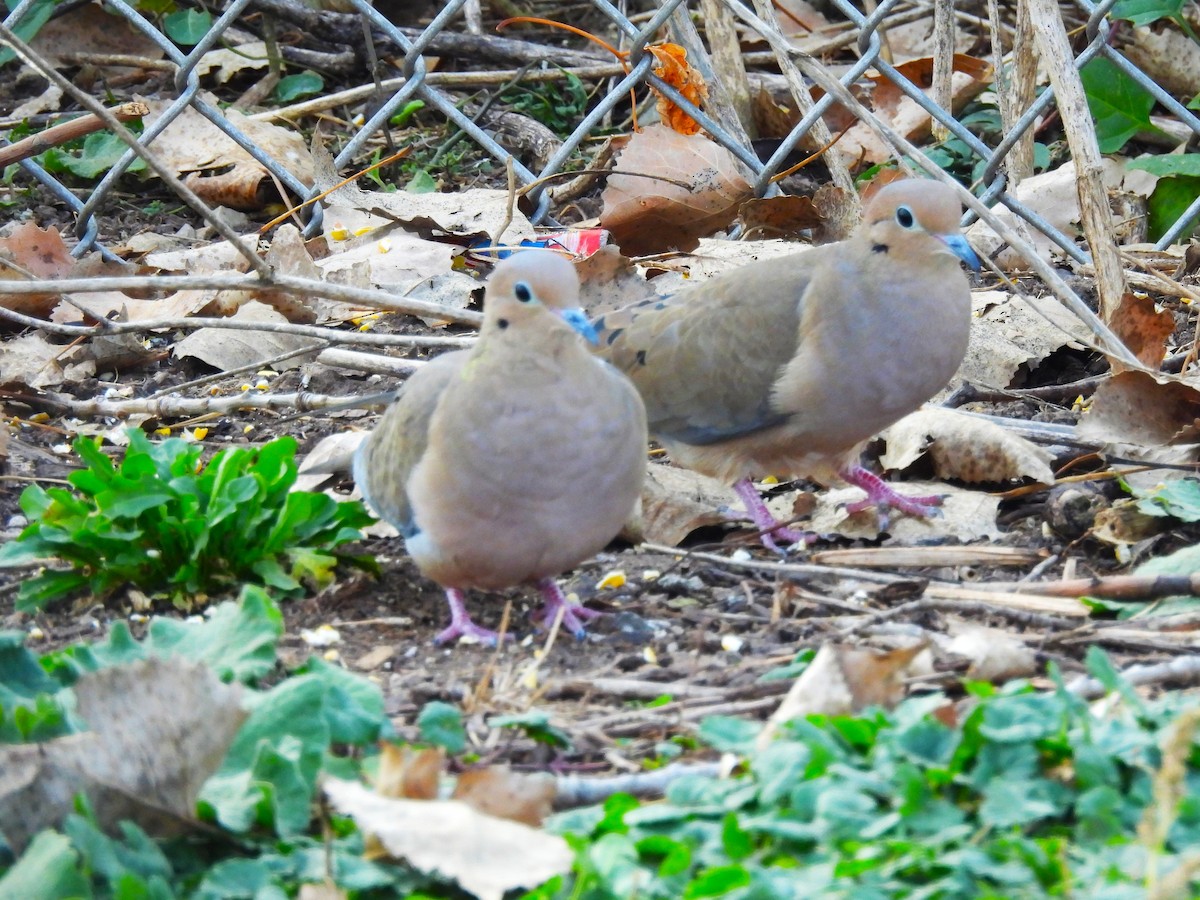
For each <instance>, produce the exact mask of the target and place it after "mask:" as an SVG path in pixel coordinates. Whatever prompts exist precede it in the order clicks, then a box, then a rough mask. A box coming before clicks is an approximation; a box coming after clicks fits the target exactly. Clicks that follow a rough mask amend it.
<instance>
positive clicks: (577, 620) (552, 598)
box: [533, 578, 602, 639]
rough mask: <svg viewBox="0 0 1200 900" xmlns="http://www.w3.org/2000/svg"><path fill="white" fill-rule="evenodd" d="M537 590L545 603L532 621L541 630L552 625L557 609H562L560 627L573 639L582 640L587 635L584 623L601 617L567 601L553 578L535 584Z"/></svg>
mask: <svg viewBox="0 0 1200 900" xmlns="http://www.w3.org/2000/svg"><path fill="white" fill-rule="evenodd" d="M537 588H538V590H539V591H541V592H542V597H543V599H544V600H545V601H546V602H545V604H544V605H543V606H542V608H541V609H539V610H538V611H537V612H535V613H534V614H533V621H535V622H536V623H537V624H538V625H540V626H542V627H543V628H549V627H550V626H551V625H553V624H554V619H555V617H556V616H557V615H558V611H559V609H562V611H563V616H562V627H563V628H565V629H567V631H569V632H571V634H573V635H575V637H577V638H580V639H582V638H583V637H584V636H585V635H586V634H587V628H586V627H585V626H584V622H588V621H591V620H592V619H594V618H596V617H597V616H599V615H602V614H601V613H599V612H597V611H596V610H594V609H588V608H587V607H586V606H582V605H580V604H578V603H572V602H571V601H570V600H568V599H567V598H566V596H565V595H564V594H563V592H562V588H560V587H559V586H558V583H557V582H556V581H555V580H554V579H553V578H543V579H542V580H541V581H539V582H538V583H537Z"/></svg>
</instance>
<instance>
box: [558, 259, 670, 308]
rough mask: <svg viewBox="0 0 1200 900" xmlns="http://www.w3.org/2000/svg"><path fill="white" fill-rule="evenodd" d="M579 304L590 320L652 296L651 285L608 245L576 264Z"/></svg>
mask: <svg viewBox="0 0 1200 900" xmlns="http://www.w3.org/2000/svg"><path fill="white" fill-rule="evenodd" d="M575 271H576V272H577V273H579V303H580V306H582V307H583V308H584V309H586V310H587V312H588V315H589V316H590V317H591V318H593V319H596V318H599V317H600V316H603V315H607V314H608V313H610V312H613V311H614V310H618V309H621V308H623V307H625V306H628V305H629V304H631V303H636V302H637V301H639V300H645V299H646V298H647V297H653V296H655V291H654V286H653V285H652V284H651V283H650V282H648V281H647V280H646V277H645V276H644V275H643V274H642V273H641V272H640V271H639V270H638V267H637V266H635V265H634V264H633V263H632V262H630V261H629V257H627V256H625V255H624V254H623V253H621V251H620V250H618V249H617V248H616V247H614V246H612V245H611V244H610V245H608V246H607V247H601V248H600V249H599V250H597V251H596V252H595V253H593V254H592V255H591V256H589V257H587V258H586V259H581V260H579V261H578V262H577V263H575Z"/></svg>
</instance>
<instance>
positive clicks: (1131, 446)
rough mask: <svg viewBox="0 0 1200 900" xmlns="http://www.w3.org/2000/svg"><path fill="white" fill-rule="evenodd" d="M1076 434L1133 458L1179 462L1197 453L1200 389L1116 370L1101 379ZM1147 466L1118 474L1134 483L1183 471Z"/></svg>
mask: <svg viewBox="0 0 1200 900" xmlns="http://www.w3.org/2000/svg"><path fill="white" fill-rule="evenodd" d="M1076 432H1077V433H1078V435H1079V437H1080V439H1082V440H1085V441H1095V442H1098V443H1101V444H1104V445H1105V452H1106V453H1109V454H1111V455H1114V456H1120V457H1123V458H1126V459H1133V460H1137V461H1139V462H1143V463H1147V464H1153V463H1168V464H1173V465H1180V464H1185V463H1191V462H1194V461H1196V459H1197V458H1200V391H1198V390H1197V389H1196V388H1194V387H1192V386H1191V385H1188V384H1184V383H1182V382H1179V381H1173V380H1170V379H1167V378H1163V379H1162V380H1161V381H1160V380H1158V379H1156V378H1155V377H1153V376H1151V375H1149V374H1147V373H1144V372H1122V373H1120V374H1119V375H1114V376H1113V377H1112V378H1109V379H1107V380H1106V381H1104V382H1103V383H1102V384H1101V385H1100V386H1099V387H1098V388H1096V392H1095V393H1094V394H1093V395H1092V402H1091V404H1090V405H1089V406H1088V408H1087V411H1086V413H1085V414H1084V415H1083V417H1082V418H1081V419H1080V420H1079V424H1078V425H1077V426H1076ZM1187 474H1188V473H1187V472H1180V471H1175V470H1170V469H1152V470H1151V471H1149V472H1131V473H1128V474H1126V475H1125V476H1123V477H1124V478H1125V479H1126V481H1128V482H1129V483H1130V484H1131V485H1133V486H1134V487H1137V488H1143V489H1145V488H1150V487H1153V486H1154V485H1156V484H1158V483H1159V482H1161V481H1165V480H1168V479H1173V478H1181V477H1184V476H1186V475H1187Z"/></svg>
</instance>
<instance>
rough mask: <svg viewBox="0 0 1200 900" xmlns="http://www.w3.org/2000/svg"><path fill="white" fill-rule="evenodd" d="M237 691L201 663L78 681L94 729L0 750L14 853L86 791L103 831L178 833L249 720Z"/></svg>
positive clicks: (122, 670) (128, 668) (0, 782)
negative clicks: (127, 826)
mask: <svg viewBox="0 0 1200 900" xmlns="http://www.w3.org/2000/svg"><path fill="white" fill-rule="evenodd" d="M240 693H241V692H240V688H239V687H238V686H237V685H228V684H223V683H221V681H220V679H218V678H217V677H216V676H215V675H214V674H213V673H212V672H211V671H209V670H208V669H207V668H206V667H205V666H203V665H202V664H200V663H196V662H190V661H185V660H182V659H179V658H177V657H176V658H173V659H153V658H152V659H147V660H144V661H141V662H136V663H131V664H129V665H123V666H114V667H112V668H108V669H103V670H101V671H99V672H95V673H91V674H88V675H85V676H83V678H81V679H80V680H79V682H78V684H76V686H75V696H76V698H77V701H78V712H79V714H80V715H81V716H82V717H83V718H84V719H85V720H86V721H87V723H88V725H89V727H90V729H91V730H89V731H87V732H84V733H82V734H73V735H69V736H67V737H61V738H55V739H53V740H50V741H45V742H42V743H39V744H22V745H15V746H8V747H0V823H3V825H2V826H0V827H2V828H3V831H4V834H5V837H6V838H7V839H8V842H9V844H10V846H12V848H13V849H14V850H15V851H16V852H17V853H20V851H21V848H22V847H23V846H24V845H25V843H26V842H27V841H28V840H29V838H31V837H32V836H33V835H34V834H36V833H37V832H38V831H39V830H41V829H42V828H52V827H55V826H57V825H58V824H59V823H60V821H61V820H62V819H63V818H64V817H65V816H66V815H67V814H68V813H71V812H73V811H74V809H75V800H74V798H75V795H76V794H77V793H85V794H87V795H88V797H89V798H90V799H91V802H92V809H93V810H94V811H95V815H96V819H97V821H98V822H99V824H100V827H101V828H105V829H107V828H110V827H113V826H115V825H116V823H117V822H118V821H120V820H122V819H129V820H131V821H134V822H136V823H138V824H139V825H140V826H141V827H142V828H145V829H146V830H147V831H149V832H150V834H151V836H152V837H168V836H171V835H174V834H178V833H180V830H181V829H183V828H186V827H188V826H189V825H190V823H191V822H192V818H193V815H194V811H195V806H196V798H197V797H198V796H199V793H200V788H201V787H202V786H203V785H204V782H205V781H206V780H207V779H208V777H209V776H210V775H211V774H212V773H213V772H215V771H216V770H217V768H218V767H219V766H220V764H221V761H222V760H223V759H224V757H225V753H226V751H228V749H229V745H230V744H231V743H232V741H233V737H234V735H235V734H236V733H237V730H238V729H239V728H240V727H241V725H242V723H243V722H244V721H245V719H246V715H247V714H246V712H245V711H244V710H242V709H241V707H240V700H239V697H240Z"/></svg>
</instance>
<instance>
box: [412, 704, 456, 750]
mask: <svg viewBox="0 0 1200 900" xmlns="http://www.w3.org/2000/svg"><path fill="white" fill-rule="evenodd" d="M417 727H418V728H419V729H420V730H421V740H423V741H428V742H429V743H431V744H433V745H434V746H435V747H445V748H446V752H447V753H449V754H451V755H454V754H458V753H462V752H463V750H465V749H466V746H467V730H466V728H464V727H463V723H462V713H461V712H460V711H459V709H458V707H457V706H451V705H450V704H449V703H443V702H442V701H440V700H432V701H430V702H429V703H426V704H425V705H424V706H423V707H422V708H421V712H420V714H419V715H418V716H417Z"/></svg>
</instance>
